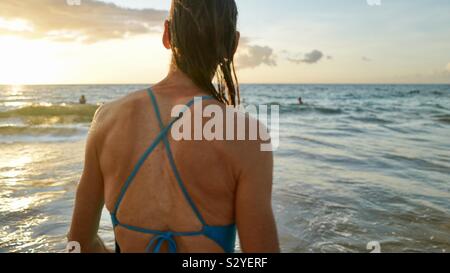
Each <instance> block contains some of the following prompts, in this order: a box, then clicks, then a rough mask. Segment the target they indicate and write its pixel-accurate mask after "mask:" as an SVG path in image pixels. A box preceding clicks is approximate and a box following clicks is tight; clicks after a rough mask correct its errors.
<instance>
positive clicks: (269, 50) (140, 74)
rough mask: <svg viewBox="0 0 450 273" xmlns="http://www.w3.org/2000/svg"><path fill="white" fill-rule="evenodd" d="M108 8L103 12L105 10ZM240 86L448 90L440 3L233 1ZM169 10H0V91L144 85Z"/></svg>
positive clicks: (447, 23)
mask: <svg viewBox="0 0 450 273" xmlns="http://www.w3.org/2000/svg"><path fill="white" fill-rule="evenodd" d="M107 3H109V4H107ZM237 3H238V6H239V12H240V17H239V30H240V31H241V35H242V37H243V39H242V41H241V45H240V48H239V51H238V54H237V64H238V67H239V69H238V73H239V74H238V76H239V78H240V81H241V82H246V83H450V1H448V0H430V1H423V0H381V5H380V6H370V5H368V4H367V1H366V0H340V1H334V0H314V1H313V0H309V1H306V0H305V1H303V0H279V1H274V0H237ZM169 6H170V0H108V1H106V0H105V1H102V2H99V1H93V0H81V5H80V6H70V5H68V4H67V3H66V0H1V1H0V64H1V65H0V84H94V83H154V82H156V81H158V80H160V79H161V78H162V77H163V76H164V75H165V73H166V71H167V68H168V63H169V58H170V51H167V50H165V49H164V48H163V46H162V44H161V26H162V24H163V21H164V19H165V18H166V17H167V10H168V8H169Z"/></svg>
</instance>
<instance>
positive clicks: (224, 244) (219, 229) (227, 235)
mask: <svg viewBox="0 0 450 273" xmlns="http://www.w3.org/2000/svg"><path fill="white" fill-rule="evenodd" d="M147 91H148V95H149V96H150V98H151V102H152V105H153V108H154V110H155V113H156V117H157V119H158V122H159V127H160V129H161V132H160V133H159V134H158V136H157V137H156V139H155V140H154V141H153V143H152V144H151V145H150V147H149V148H148V149H147V150H146V151H145V153H144V154H143V155H142V157H141V158H140V159H139V161H138V163H137V164H136V166H135V167H134V169H133V171H132V173H131V174H130V176H129V177H128V179H127V180H126V182H125V184H124V185H123V187H122V189H121V192H120V195H119V198H118V199H117V202H116V204H115V207H114V210H113V211H112V212H111V219H112V224H113V227H114V228H116V227H118V226H119V227H122V228H125V229H128V230H131V231H135V232H139V233H143V234H152V235H154V236H153V238H152V239H151V240H150V242H149V243H148V245H147V247H146V249H145V251H146V252H153V253H158V252H160V250H161V246H162V245H163V244H164V243H165V242H166V243H167V244H168V247H169V252H170V253H176V252H177V244H176V242H175V239H174V237H185V236H191V237H193V236H205V237H207V238H209V239H211V240H212V241H214V242H215V243H217V244H218V245H219V246H220V247H221V248H222V249H223V250H224V251H225V252H226V253H233V252H234V248H235V242H236V225H235V224H233V225H228V226H210V225H208V224H207V223H206V222H205V220H204V218H203V217H202V215H201V213H200V211H199V210H198V208H197V206H196V205H195V203H194V202H193V200H192V198H191V197H190V195H189V192H188V191H187V189H186V187H185V185H184V183H183V180H182V179H181V175H180V173H179V171H178V168H177V166H176V164H175V160H174V157H173V154H172V150H171V148H170V143H169V139H168V137H167V134H168V133H169V131H170V129H171V128H172V126H173V125H174V124H175V123H176V122H177V121H178V120H179V119H181V118H182V116H183V114H184V112H185V111H187V110H188V109H189V108H190V107H191V106H192V105H193V104H194V102H195V99H192V100H191V101H190V102H189V103H188V104H186V107H185V109H184V110H183V111H181V112H180V115H179V117H177V118H175V119H173V120H172V121H171V122H170V123H169V124H168V125H167V126H164V124H163V122H162V119H161V113H160V110H159V107H158V103H157V101H156V97H155V95H154V94H153V91H152V90H151V88H149V89H148V90H147ZM201 98H202V99H206V100H209V99H213V98H212V97H210V96H205V97H201ZM161 142H163V143H164V146H165V148H166V153H167V157H168V159H169V163H170V165H171V168H172V171H173V173H174V176H175V178H176V180H177V182H178V185H179V187H180V188H181V191H182V192H183V195H184V197H185V199H186V200H187V202H188V203H189V206H190V207H191V208H192V210H193V211H194V213H195V215H196V217H197V219H198V220H199V221H200V223H201V224H202V229H201V230H199V231H192V232H175V231H158V230H151V229H146V228H141V227H136V226H132V225H127V224H124V223H122V222H121V221H120V220H119V219H118V218H117V212H118V211H119V207H120V205H121V203H122V201H123V198H124V197H125V194H126V192H127V190H128V188H129V187H130V185H131V184H132V183H133V180H134V178H135V177H136V175H137V173H138V172H139V170H140V169H141V167H142V165H143V164H144V162H145V161H146V160H147V158H148V157H149V156H150V155H151V153H152V152H153V151H154V150H155V149H156V147H157V146H158V145H159V144H160V143H161ZM116 248H117V249H116V251H117V252H120V247H119V245H118V244H117V242H116Z"/></svg>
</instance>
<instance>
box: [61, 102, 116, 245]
mask: <svg viewBox="0 0 450 273" xmlns="http://www.w3.org/2000/svg"><path fill="white" fill-rule="evenodd" d="M99 112H100V110H99V111H97V113H96V114H95V117H94V121H93V122H92V126H91V130H90V132H89V136H88V139H87V143H86V154H85V165H84V171H83V175H82V177H81V181H80V183H79V185H78V189H77V194H76V200H75V209H74V213H73V217H72V225H71V228H70V232H69V234H68V240H69V241H75V242H78V243H80V245H81V252H88V253H92V252H109V251H108V250H107V248H106V247H105V245H104V244H103V242H102V240H101V239H100V237H99V236H98V234H97V232H98V227H99V223H100V218H101V214H102V210H103V206H104V188H103V176H102V172H101V169H100V163H99V159H98V155H97V138H98V135H99V132H98V125H99V121H98V114H99Z"/></svg>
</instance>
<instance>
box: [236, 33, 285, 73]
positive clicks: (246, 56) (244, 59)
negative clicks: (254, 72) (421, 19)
mask: <svg viewBox="0 0 450 273" xmlns="http://www.w3.org/2000/svg"><path fill="white" fill-rule="evenodd" d="M260 65H268V66H276V65H277V61H276V57H275V54H274V50H273V49H272V48H271V47H268V46H260V45H250V44H249V39H248V38H245V37H243V38H242V39H241V42H240V45H239V51H238V53H237V55H236V66H237V67H238V68H240V69H244V68H255V67H258V66H260Z"/></svg>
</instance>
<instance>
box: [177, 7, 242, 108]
mask: <svg viewBox="0 0 450 273" xmlns="http://www.w3.org/2000/svg"><path fill="white" fill-rule="evenodd" d="M237 17H238V10H237V6H236V2H235V1H234V0H173V1H172V7H171V11H170V19H169V29H170V37H171V46H172V53H173V62H174V63H175V65H176V66H177V67H178V69H180V70H181V71H183V72H184V73H185V74H186V75H187V76H188V77H189V78H190V79H191V80H192V81H193V82H194V83H195V84H196V85H197V86H199V87H200V88H202V89H204V90H205V91H207V92H209V93H210V94H211V95H212V96H213V97H215V98H216V99H217V100H219V101H221V102H223V103H225V104H227V105H234V106H237V105H239V104H240V94H239V83H238V80H237V77H236V70H235V67H234V54H235V51H236V47H237V43H238V35H237ZM214 76H216V79H217V88H216V86H215V85H214V84H213V79H214Z"/></svg>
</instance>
